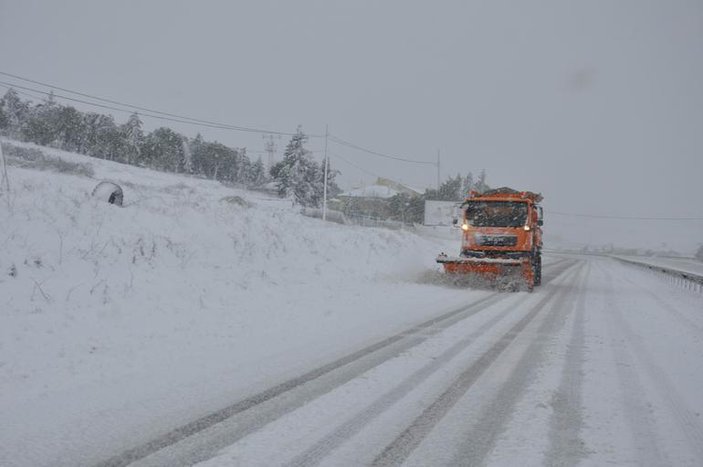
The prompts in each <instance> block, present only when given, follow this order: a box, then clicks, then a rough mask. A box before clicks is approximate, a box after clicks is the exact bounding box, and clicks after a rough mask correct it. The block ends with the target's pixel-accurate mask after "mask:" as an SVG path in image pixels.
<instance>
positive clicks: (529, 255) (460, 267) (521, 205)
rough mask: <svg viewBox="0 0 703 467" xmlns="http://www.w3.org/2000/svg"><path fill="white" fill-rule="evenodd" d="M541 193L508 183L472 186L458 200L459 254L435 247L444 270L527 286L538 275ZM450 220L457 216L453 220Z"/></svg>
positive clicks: (535, 282)
mask: <svg viewBox="0 0 703 467" xmlns="http://www.w3.org/2000/svg"><path fill="white" fill-rule="evenodd" d="M540 201H542V195H541V194H537V193H532V192H529V191H515V190H513V189H510V188H496V189H494V190H488V191H485V192H483V193H477V192H475V191H472V192H471V193H470V194H469V197H468V198H466V200H465V201H464V202H463V203H462V204H461V210H462V212H463V221H462V223H461V230H462V241H461V251H460V253H459V256H456V257H452V256H447V255H446V254H444V253H440V254H439V256H437V262H438V263H441V264H442V265H443V266H444V271H445V272H446V273H449V274H465V275H475V276H477V277H480V278H486V279H488V280H490V281H495V282H500V283H505V284H507V285H509V287H510V288H513V289H518V288H519V286H520V284H521V283H522V285H524V286H525V288H526V289H527V290H528V291H530V292H531V291H532V290H533V289H534V287H535V286H536V285H540V282H541V280H542V228H541V226H542V208H541V207H540V206H539V205H538V203H539V202H540ZM454 222H455V223H456V222H457V220H455V221H454Z"/></svg>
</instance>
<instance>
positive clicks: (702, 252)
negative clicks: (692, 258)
mask: <svg viewBox="0 0 703 467" xmlns="http://www.w3.org/2000/svg"><path fill="white" fill-rule="evenodd" d="M696 259H697V260H698V261H703V245H701V246H699V247H698V251H696Z"/></svg>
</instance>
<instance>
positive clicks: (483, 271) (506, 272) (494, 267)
mask: <svg viewBox="0 0 703 467" xmlns="http://www.w3.org/2000/svg"><path fill="white" fill-rule="evenodd" d="M437 262H438V263H440V264H441V265H442V266H444V272H446V273H447V274H465V275H474V276H476V277H482V278H486V279H488V280H490V281H496V280H498V279H499V278H503V277H515V276H517V277H520V276H521V277H522V280H523V281H524V284H525V285H526V286H527V290H528V291H532V289H533V288H534V271H533V269H532V265H531V264H530V260H529V259H527V258H525V259H508V258H467V257H459V256H447V255H445V254H440V255H439V256H437Z"/></svg>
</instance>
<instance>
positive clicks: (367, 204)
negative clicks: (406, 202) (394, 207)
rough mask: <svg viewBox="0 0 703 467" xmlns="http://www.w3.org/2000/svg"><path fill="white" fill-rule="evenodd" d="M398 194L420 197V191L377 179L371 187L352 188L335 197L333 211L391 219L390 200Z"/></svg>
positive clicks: (387, 180) (391, 181)
mask: <svg viewBox="0 0 703 467" xmlns="http://www.w3.org/2000/svg"><path fill="white" fill-rule="evenodd" d="M398 194H406V195H408V196H420V195H421V194H422V191H420V190H417V189H415V188H411V187H408V186H406V185H403V184H402V183H399V182H395V181H393V180H389V179H387V178H381V177H379V178H378V179H377V180H376V182H374V183H373V184H372V185H366V186H362V187H359V188H354V189H352V190H349V191H345V192H344V193H340V194H338V195H337V197H336V200H335V201H334V203H335V209H338V210H340V211H342V212H344V214H345V215H347V216H352V217H354V216H363V217H372V218H376V219H388V218H389V217H391V209H390V199H391V198H393V197H394V196H395V195H398Z"/></svg>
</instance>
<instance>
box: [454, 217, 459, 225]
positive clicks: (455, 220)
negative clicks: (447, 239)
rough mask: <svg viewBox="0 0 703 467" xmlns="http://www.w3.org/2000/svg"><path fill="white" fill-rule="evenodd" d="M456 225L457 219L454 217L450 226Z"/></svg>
mask: <svg viewBox="0 0 703 467" xmlns="http://www.w3.org/2000/svg"><path fill="white" fill-rule="evenodd" d="M458 223H459V219H457V218H456V217H455V218H454V219H452V224H454V225H457V224H458Z"/></svg>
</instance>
